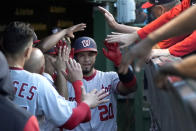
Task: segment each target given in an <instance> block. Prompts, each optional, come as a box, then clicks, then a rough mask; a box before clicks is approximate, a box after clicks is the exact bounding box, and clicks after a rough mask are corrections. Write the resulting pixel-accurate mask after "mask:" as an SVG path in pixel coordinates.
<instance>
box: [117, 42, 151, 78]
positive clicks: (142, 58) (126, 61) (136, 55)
mask: <svg viewBox="0 0 196 131" xmlns="http://www.w3.org/2000/svg"><path fill="white" fill-rule="evenodd" d="M149 41H150V40H149V39H144V40H142V41H141V42H139V43H137V44H136V45H134V46H133V47H132V48H130V49H129V51H127V52H126V53H125V55H123V58H122V61H121V64H120V66H119V73H123V74H126V73H127V71H128V67H129V65H130V64H133V62H134V61H135V60H137V61H136V63H135V65H134V69H135V70H136V71H137V72H138V71H140V69H141V66H142V65H143V64H144V63H145V62H146V58H147V57H148V56H149V55H150V52H151V49H152V45H150V44H149Z"/></svg>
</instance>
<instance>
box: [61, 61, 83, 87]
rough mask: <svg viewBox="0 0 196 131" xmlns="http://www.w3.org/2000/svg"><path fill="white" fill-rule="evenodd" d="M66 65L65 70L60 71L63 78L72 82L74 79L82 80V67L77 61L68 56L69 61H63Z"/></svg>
mask: <svg viewBox="0 0 196 131" xmlns="http://www.w3.org/2000/svg"><path fill="white" fill-rule="evenodd" d="M65 64H66V67H67V72H62V73H63V74H64V76H65V78H66V79H67V80H68V81H70V82H71V83H73V82H74V81H76V80H82V78H83V74H82V68H81V66H80V64H79V63H77V62H76V61H75V60H74V59H72V58H69V61H66V62H65Z"/></svg>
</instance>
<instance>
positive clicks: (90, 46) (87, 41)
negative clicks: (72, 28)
mask: <svg viewBox="0 0 196 131" xmlns="http://www.w3.org/2000/svg"><path fill="white" fill-rule="evenodd" d="M73 48H74V54H76V53H79V52H84V51H93V52H97V45H96V42H95V41H94V40H93V39H92V38H90V37H86V36H83V37H79V38H77V39H76V40H75V42H74V44H73Z"/></svg>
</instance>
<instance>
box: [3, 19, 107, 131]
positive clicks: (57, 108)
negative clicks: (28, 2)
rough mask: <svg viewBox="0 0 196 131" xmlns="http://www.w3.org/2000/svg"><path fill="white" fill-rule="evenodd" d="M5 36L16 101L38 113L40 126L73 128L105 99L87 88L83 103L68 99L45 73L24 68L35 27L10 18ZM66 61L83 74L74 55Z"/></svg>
mask: <svg viewBox="0 0 196 131" xmlns="http://www.w3.org/2000/svg"><path fill="white" fill-rule="evenodd" d="M2 37H3V42H2V46H3V50H4V52H5V54H6V58H7V61H8V64H9V66H10V75H11V80H12V82H13V85H14V87H15V93H16V94H15V99H14V102H15V103H16V104H18V105H19V106H21V107H23V108H25V109H26V110H27V111H29V112H31V113H32V114H33V115H35V116H37V118H38V120H39V125H40V129H41V130H44V131H50V130H53V129H54V128H55V127H61V128H66V129H73V128H74V127H76V126H77V125H78V124H79V123H81V122H84V121H87V120H90V118H89V116H90V115H89V114H90V108H94V107H96V106H97V105H98V104H100V103H104V102H106V101H104V100H102V99H103V98H104V97H105V96H106V94H103V91H97V92H95V91H94V92H91V93H85V92H84V90H83V93H82V96H83V100H82V102H81V103H80V104H77V103H76V102H70V101H67V100H65V99H64V98H63V97H62V96H60V95H59V94H58V93H57V91H56V90H55V88H54V87H53V86H52V85H51V84H50V83H49V81H48V80H47V79H46V78H45V77H43V76H42V75H39V74H35V73H30V72H28V71H25V70H24V69H23V67H24V63H25V60H27V59H28V58H29V57H30V54H31V51H32V44H33V30H32V29H31V28H30V26H29V24H26V23H24V22H18V21H15V22H11V23H10V24H9V25H8V26H7V27H6V28H5V30H4V32H3V34H2ZM67 63H70V66H71V67H72V68H71V69H70V70H69V71H71V70H75V69H77V70H78V74H77V75H79V76H82V70H81V67H80V64H78V63H76V62H75V61H74V60H72V59H70V60H69V62H67ZM38 64H39V63H38ZM80 74H81V75H80ZM81 79H82V77H81ZM78 80H80V79H79V78H78V79H77V78H76V81H78ZM72 84H74V82H73V83H72ZM80 88H81V87H80ZM76 118H77V119H76Z"/></svg>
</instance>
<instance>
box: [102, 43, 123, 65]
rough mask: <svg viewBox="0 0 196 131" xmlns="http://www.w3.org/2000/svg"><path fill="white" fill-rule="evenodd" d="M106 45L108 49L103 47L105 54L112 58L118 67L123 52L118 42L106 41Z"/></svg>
mask: <svg viewBox="0 0 196 131" xmlns="http://www.w3.org/2000/svg"><path fill="white" fill-rule="evenodd" d="M104 45H105V46H106V48H107V50H106V49H104V48H103V49H102V50H103V54H104V55H105V56H106V57H107V58H108V59H110V60H111V61H112V62H113V63H114V64H115V66H116V67H118V66H119V65H120V62H121V59H122V54H121V52H120V49H119V45H118V43H107V42H106V41H105V42H104Z"/></svg>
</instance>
